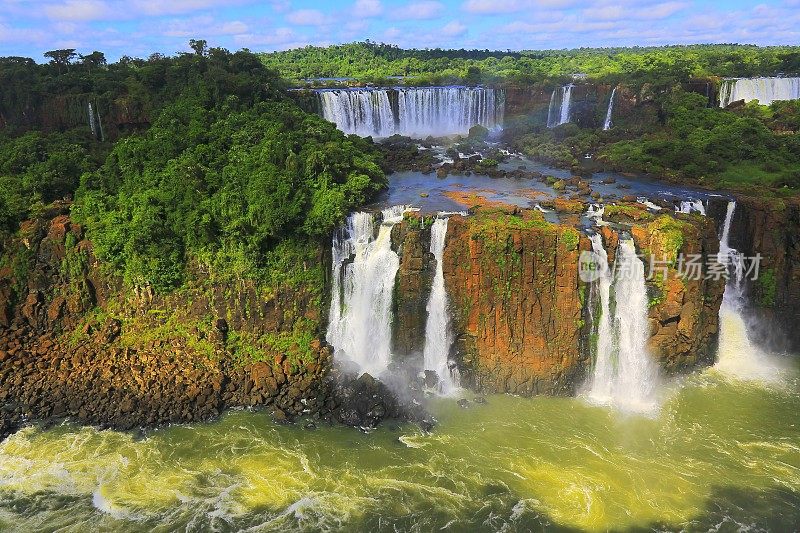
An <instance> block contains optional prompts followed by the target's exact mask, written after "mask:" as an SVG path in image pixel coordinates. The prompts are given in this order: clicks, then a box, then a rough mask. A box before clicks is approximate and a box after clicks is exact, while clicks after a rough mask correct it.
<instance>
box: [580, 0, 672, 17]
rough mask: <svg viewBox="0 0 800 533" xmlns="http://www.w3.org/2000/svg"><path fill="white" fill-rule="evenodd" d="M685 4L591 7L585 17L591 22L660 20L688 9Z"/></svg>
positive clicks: (585, 11)
mask: <svg viewBox="0 0 800 533" xmlns="http://www.w3.org/2000/svg"><path fill="white" fill-rule="evenodd" d="M687 7H688V4H686V3H684V2H663V3H659V4H654V5H650V6H646V7H641V8H640V7H623V6H620V5H618V4H615V5H605V6H598V7H589V8H586V9H584V10H583V12H582V13H583V15H584V17H586V18H587V19H589V20H658V19H664V18H667V17H670V16H672V15H674V14H675V13H678V12H679V11H682V10H683V9H685V8H687Z"/></svg>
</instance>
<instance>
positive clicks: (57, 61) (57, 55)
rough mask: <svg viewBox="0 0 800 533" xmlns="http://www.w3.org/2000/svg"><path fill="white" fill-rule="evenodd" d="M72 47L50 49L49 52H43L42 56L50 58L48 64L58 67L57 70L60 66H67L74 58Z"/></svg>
mask: <svg viewBox="0 0 800 533" xmlns="http://www.w3.org/2000/svg"><path fill="white" fill-rule="evenodd" d="M76 55H77V54H76V53H75V49H74V48H64V49H62V50H50V51H49V52H45V53H44V57H49V58H50V64H51V65H55V66H57V67H58V69H59V71H61V68H62V67H64V68H68V67H69V65H70V64H71V63H72V60H73V59H75V56H76Z"/></svg>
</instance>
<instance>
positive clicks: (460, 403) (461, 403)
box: [456, 398, 469, 409]
mask: <svg viewBox="0 0 800 533" xmlns="http://www.w3.org/2000/svg"><path fill="white" fill-rule="evenodd" d="M456 403H457V404H458V406H459V407H461V408H462V409H468V408H469V400H467V399H466V398H461V399H460V400H458V402H456Z"/></svg>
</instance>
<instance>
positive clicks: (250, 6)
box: [0, 0, 800, 62]
mask: <svg viewBox="0 0 800 533" xmlns="http://www.w3.org/2000/svg"><path fill="white" fill-rule="evenodd" d="M192 38H195V39H206V40H207V41H208V43H209V45H210V46H222V47H224V48H228V49H230V50H238V49H240V48H249V49H250V50H252V51H273V50H285V49H288V48H295V47H300V46H306V45H323V46H324V45H328V44H336V43H345V42H352V41H362V40H365V39H370V40H372V41H376V42H384V43H392V44H397V45H399V46H401V47H404V48H436V47H441V48H479V49H485V48H489V49H493V50H530V49H553V48H577V47H582V46H630V45H640V46H649V45H662V44H691V43H734V42H738V43H751V44H759V45H772V44H796V45H797V44H800V0H768V1H764V2H758V3H757V2H747V1H742V0H728V1H709V0H643V1H633V0H616V1H614V0H344V1H337V2H333V1H329V2H323V1H309V0H226V1H220V0H0V56H8V55H15V56H26V57H32V58H34V59H35V60H37V61H40V62H41V61H43V60H44V58H43V57H42V53H43V52H45V51H47V50H53V49H57V48H75V49H77V50H78V52H79V53H83V54H87V53H90V52H92V51H94V50H99V51H102V52H104V53H105V54H106V57H107V58H108V59H109V60H116V59H118V58H119V57H120V56H122V55H129V56H134V57H147V56H148V55H150V54H151V53H153V52H159V53H162V54H169V55H171V54H174V53H176V52H183V51H188V50H189V47H188V41H189V39H192Z"/></svg>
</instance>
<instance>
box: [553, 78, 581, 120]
mask: <svg viewBox="0 0 800 533" xmlns="http://www.w3.org/2000/svg"><path fill="white" fill-rule="evenodd" d="M573 87H575V86H574V85H572V84H571V83H570V84H569V85H565V86H563V87H559V88H558V89H554V90H553V94H552V95H550V108H549V109H548V110H547V127H548V128H555V127H556V126H560V125H561V124H566V123H567V122H569V109H570V104H571V102H572V88H573Z"/></svg>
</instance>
